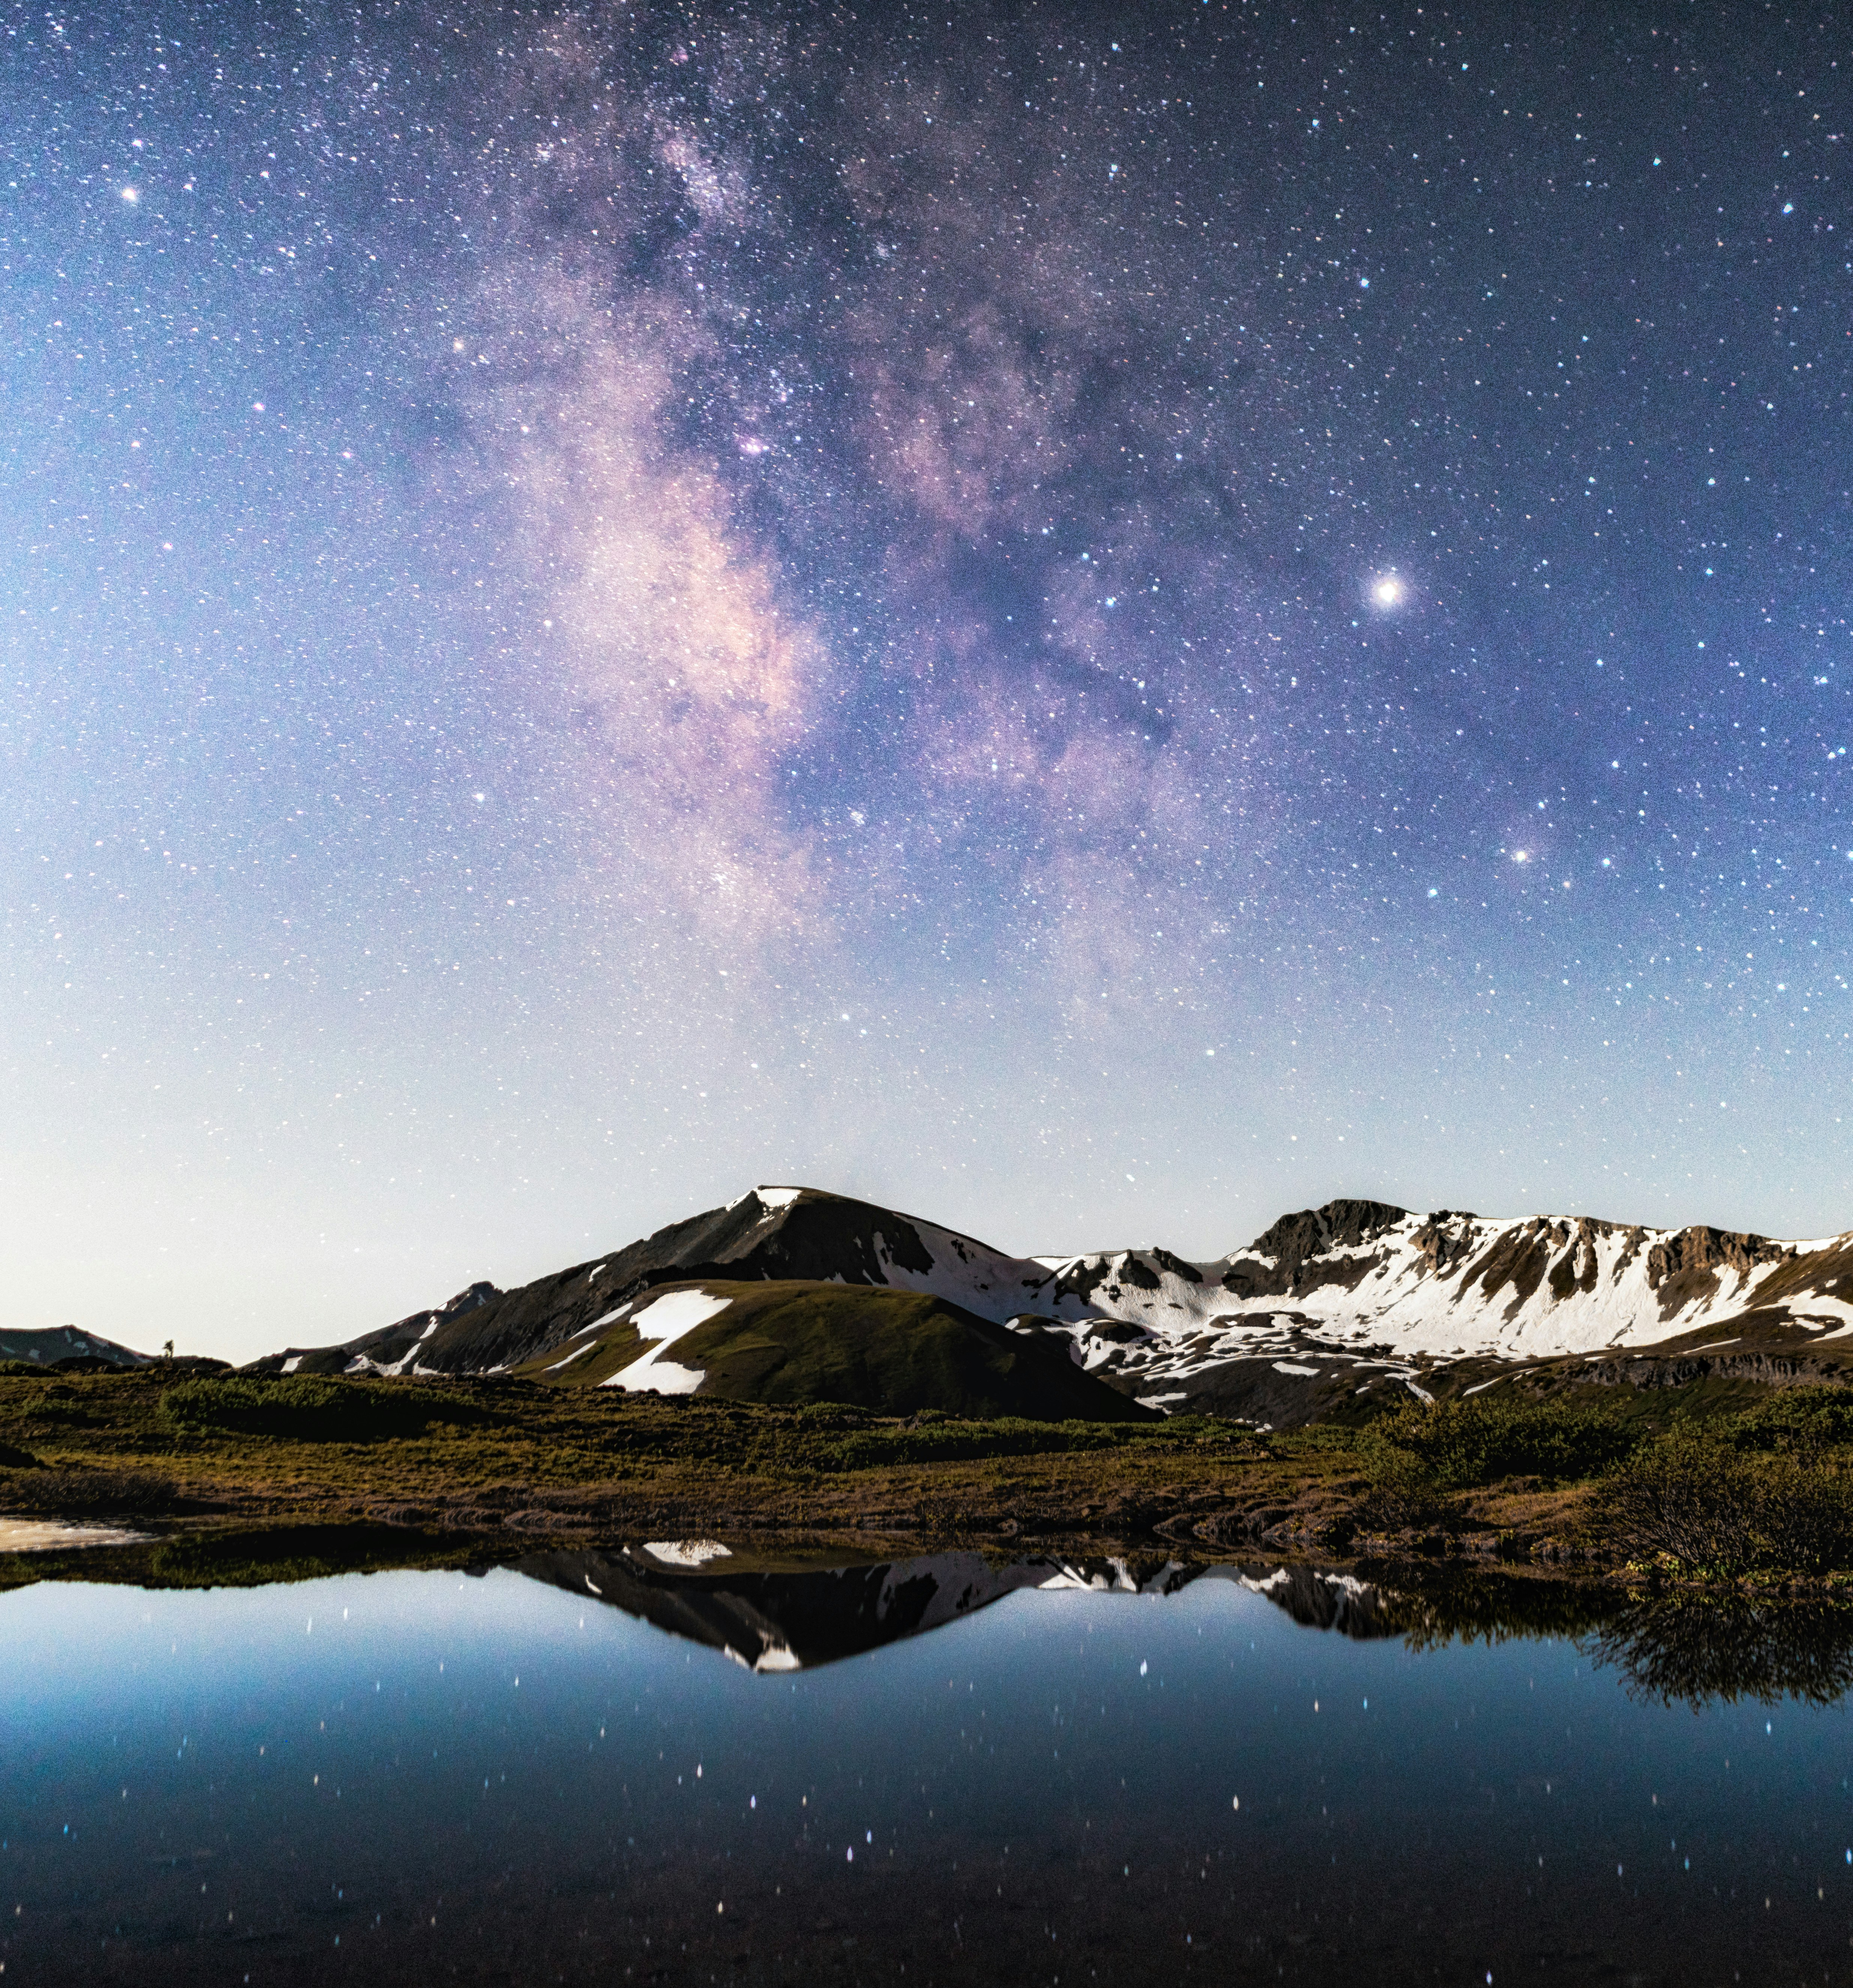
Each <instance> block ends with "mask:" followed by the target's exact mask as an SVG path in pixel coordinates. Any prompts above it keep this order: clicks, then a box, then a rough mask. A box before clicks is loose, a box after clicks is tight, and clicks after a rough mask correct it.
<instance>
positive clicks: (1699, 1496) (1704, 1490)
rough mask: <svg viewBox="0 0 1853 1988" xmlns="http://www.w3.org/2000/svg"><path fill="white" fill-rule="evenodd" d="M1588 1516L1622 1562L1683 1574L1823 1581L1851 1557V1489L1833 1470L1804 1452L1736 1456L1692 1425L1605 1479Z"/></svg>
mask: <svg viewBox="0 0 1853 1988" xmlns="http://www.w3.org/2000/svg"><path fill="white" fill-rule="evenodd" d="M1594 1520H1595V1523H1596V1525H1597V1526H1598V1529H1599V1530H1600V1531H1601V1533H1602V1534H1603V1535H1604V1537H1606V1538H1607V1539H1608V1540H1610V1541H1611V1543H1613V1544H1614V1545H1615V1547H1618V1548H1619V1549H1620V1550H1621V1552H1622V1553H1623V1554H1625V1555H1626V1556H1627V1557H1628V1558H1630V1559H1633V1560H1654V1559H1664V1560H1669V1561H1671V1562H1672V1564H1674V1565H1675V1566H1676V1567H1679V1568H1680V1569H1681V1570H1683V1571H1686V1572H1688V1573H1693V1574H1712V1575H1717V1576H1722V1577H1726V1578H1730V1577H1735V1576H1736V1575H1740V1574H1749V1573H1753V1572H1755V1571H1757V1570H1760V1569H1766V1568H1780V1569H1783V1570H1788V1571H1792V1572H1795V1573H1806V1574H1821V1573H1825V1572H1828V1570H1831V1569H1832V1568H1834V1567H1844V1566H1846V1565H1847V1564H1848V1563H1849V1560H1850V1559H1853V1483H1850V1482H1849V1479H1848V1476H1846V1474H1845V1472H1844V1471H1843V1470H1842V1469H1841V1468H1840V1467H1839V1466H1838V1464H1837V1463H1835V1462H1828V1461H1823V1460H1822V1459H1821V1457H1820V1456H1819V1455H1817V1454H1811V1453H1809V1452H1808V1450H1807V1449H1802V1450H1797V1449H1786V1450H1780V1451H1776V1452H1773V1453H1763V1452H1758V1451H1757V1450H1746V1449H1739V1448H1738V1447H1736V1445H1735V1444H1734V1443H1733V1442H1730V1441H1729V1440H1727V1439H1726V1438H1725V1437H1724V1436H1723V1435H1719V1434H1716V1433H1714V1432H1711V1431H1709V1430H1706V1429H1702V1428H1695V1427H1693V1426H1692V1425H1685V1426H1682V1427H1680V1428H1674V1429H1671V1430H1669V1432H1667V1433H1666V1434H1665V1435H1663V1436H1662V1437H1660V1438H1659V1439H1658V1440H1657V1441H1655V1442H1652V1443H1650V1444H1649V1445H1648V1446H1647V1447H1646V1448H1645V1449H1642V1450H1640V1451H1639V1452H1637V1453H1636V1454H1635V1455H1633V1456H1632V1457H1631V1458H1629V1459H1628V1460H1627V1461H1626V1462H1624V1463H1622V1464H1621V1465H1620V1466H1618V1468H1617V1469H1615V1470H1614V1471H1612V1472H1611V1473H1610V1475H1609V1476H1608V1479H1606V1481H1605V1482H1604V1483H1603V1485H1602V1486H1601V1489H1600V1490H1599V1492H1598V1494H1597V1498H1596V1501H1595V1509H1594Z"/></svg>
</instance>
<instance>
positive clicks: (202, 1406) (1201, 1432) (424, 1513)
mask: <svg viewBox="0 0 1853 1988" xmlns="http://www.w3.org/2000/svg"><path fill="white" fill-rule="evenodd" d="M955 1323H956V1322H955ZM807 1329H808V1328H807V1327H806V1325H805V1323H804V1321H803V1320H802V1319H800V1320H798V1321H797V1323H796V1325H795V1326H793V1327H791V1329H790V1331H789V1332H788V1333H787V1334H785V1335H784V1336H783V1337H781V1336H780V1335H779V1334H778V1332H777V1330H776V1320H767V1319H765V1318H756V1319H755V1320H751V1321H748V1322H746V1324H743V1325H739V1324H736V1325H735V1327H733V1328H732V1330H734V1332H735V1334H736V1335H739V1337H735V1339H733V1340H729V1341H726V1343H725V1344H722V1343H721V1341H719V1340H717V1342H716V1344H715V1347H711V1348H708V1349H707V1351H708V1357H716V1358H719V1359H730V1358H738V1359H739V1360H741V1361H747V1360H749V1358H750V1359H752V1360H757V1361H759V1362H760V1363H761V1364H762V1369H763V1371H777V1370H778V1369H779V1367H780V1366H782V1365H789V1364H790V1356H791V1355H792V1354H793V1348H794V1347H796V1351H797V1353H798V1354H799V1355H800V1357H801V1356H802V1354H803V1346H804V1339H805V1333H806V1330H807ZM723 1337H724V1336H723ZM754 1339H758V1340H759V1341H763V1342H764V1344H759V1345H755V1344H751V1343H745V1342H750V1341H752V1340H754ZM768 1344H769V1345H770V1346H772V1347H773V1348H774V1349H775V1350H776V1351H778V1352H779V1354H780V1356H781V1357H780V1359H779V1360H778V1361H774V1360H773V1359H772V1358H771V1357H770V1356H769V1354H767V1353H766V1345H768ZM842 1344H843V1342H842V1341H841V1339H840V1337H837V1338H836V1339H834V1340H833V1341H831V1345H832V1347H834V1348H835V1349H837V1350H836V1351H833V1352H832V1354H831V1356H830V1357H832V1358H833V1359H835V1358H837V1357H839V1355H840V1347H841V1345H842ZM1006 1378H1008V1377H1007V1374H1006ZM1733 1399H1734V1400H1735V1401H1736V1402H1737V1404H1738V1405H1735V1406H1733V1407H1731V1408H1717V1409H1714V1410H1713V1411H1712V1412H1709V1413H1696V1412H1694V1411H1693V1405H1692V1402H1690V1401H1686V1400H1684V1399H1682V1398H1681V1395H1680V1392H1679V1390H1678V1389H1676V1388H1659V1389H1643V1390H1640V1391H1636V1390H1635V1389H1633V1388H1629V1387H1627V1386H1624V1385H1617V1386H1608V1387H1589V1388H1581V1389H1577V1390H1573V1391H1560V1392H1558V1393H1557V1394H1554V1395H1549V1396H1547V1397H1542V1398H1533V1397H1529V1396H1527V1395H1523V1394H1522V1393H1520V1392H1519V1391H1517V1389H1515V1388H1511V1387H1507V1388H1503V1389H1502V1390H1501V1391H1500V1395H1498V1397H1496V1398H1494V1399H1493V1400H1487V1399H1486V1398H1482V1397H1475V1398H1465V1399H1462V1398H1456V1399H1452V1400H1444V1401H1436V1402H1433V1403H1429V1404H1422V1403H1418V1402H1415V1401H1411V1402H1410V1403H1409V1404H1408V1405H1407V1406H1405V1407H1402V1408H1398V1409H1396V1410H1395V1411H1393V1412H1390V1413H1387V1414H1384V1415H1379V1416H1378V1418H1376V1419H1375V1420H1374V1421H1372V1422H1368V1423H1367V1424H1365V1425H1363V1426H1361V1427H1357V1428H1339V1427H1334V1426H1332V1425H1315V1426H1314V1427H1311V1428H1306V1429H1303V1430H1300V1431H1297V1432H1290V1433H1281V1434H1273V1435H1269V1434H1264V1433H1258V1432H1253V1431H1251V1430H1249V1429H1246V1428H1243V1427H1241V1426H1239V1425H1236V1424H1234V1423H1231V1422H1222V1421H1216V1420H1213V1419H1208V1418H1196V1417H1184V1416H1178V1417H1172V1418H1141V1419H1138V1420H1131V1421H1118V1420H1094V1419H1085V1418H1080V1417H1075V1416H1070V1417H1067V1418H1061V1419H1044V1418H1032V1417H1030V1416H1025V1415H972V1414H966V1415H958V1414H948V1413H947V1412H945V1411H944V1410H940V1409H932V1408H928V1409H922V1410H920V1411H918V1412H914V1413H912V1414H908V1415H884V1414H880V1413H877V1412H874V1411H872V1410H871V1409H870V1408H866V1407H864V1406H861V1405H857V1404H855V1403H854V1402H830V1401H823V1402H818V1401H809V1402H794V1403H780V1402H777V1401H773V1402H766V1401H737V1400H732V1399H729V1398H725V1397H724V1396H719V1395H695V1396H688V1397H658V1396H654V1395H631V1394H627V1393H626V1392H624V1391H620V1390H616V1389H610V1388H597V1387H590V1388H588V1387H584V1386H578V1387H575V1386H571V1385H566V1386H558V1385H543V1384H538V1383H536V1382H535V1381H529V1380H522V1379H519V1378H508V1377H503V1378H495V1379H489V1380H476V1381H430V1380H425V1381H394V1380H384V1379H370V1378H369V1379H360V1378H335V1377H330V1376H324V1375H308V1376H304V1375H292V1376H289V1377H286V1378H259V1377H255V1376H252V1375H247V1374H235V1373H231V1372H223V1371H221V1372H205V1371H186V1370H185V1369H184V1368H181V1367H170V1366H167V1365H166V1364H163V1363H156V1364H154V1365H152V1366H149V1367H144V1368H134V1369H128V1370H115V1371H108V1372H100V1373H79V1372H63V1373H60V1372H48V1371H45V1370H43V1369H41V1368H31V1367H24V1366H21V1365H19V1364H13V1363H8V1364H5V1365H3V1366H0V1515H5V1516H15V1517H17V1516H61V1517H68V1518H86V1519H95V1518H109V1519H114V1520H121V1521H126V1522H127V1523H130V1524H131V1525H133V1526H137V1527H138V1528H140V1529H143V1530H148V1531H150V1532H152V1533H155V1534H156V1535H157V1536H158V1538H159V1540H160V1541H161V1543H162V1550H163V1552H164V1554H165V1555H166V1557H167V1563H168V1564H170V1566H171V1570H172V1571H174V1572H175V1573H177V1574H178V1572H179V1571H181V1570H184V1567H186V1566H187V1565H188V1564H190V1563H189V1562H188V1554H194V1555H195V1557H198V1555H199V1554H207V1557H208V1560H210V1558H211V1556H210V1554H209V1553H208V1549H207V1547H205V1546H204V1545H201V1544H200V1543H199V1542H200V1541H201V1540H205V1539H206V1538H207V1537H208V1536H209V1535H211V1534H212V1533H215V1530H217V1531H223V1530H225V1529H227V1528H228V1527H238V1528H242V1529H245V1530H249V1529H251V1528H252V1527H254V1526H255V1527H258V1528H264V1527H269V1528H288V1527H295V1528H298V1529H301V1528H304V1527H307V1528H311V1529H322V1530H319V1531H317V1532H316V1538H318V1539H320V1540H323V1542H324V1547H318V1548H317V1549H316V1550H317V1551H323V1550H324V1548H325V1543H326V1540H330V1539H334V1538H337V1537H345V1538H347V1539H349V1540H350V1542H351V1541H352V1540H365V1541H368V1542H374V1544H369V1545H367V1548H366V1550H367V1552H369V1553H371V1552H373V1551H374V1550H375V1545H376V1544H377V1540H379V1539H380V1538H385V1537H391V1539H394V1540H397V1541H398V1542H399V1547H398V1550H399V1552H400V1555H401V1558H402V1559H404V1558H405V1557H417V1555H418V1554H427V1555H431V1556H435V1557H439V1558H442V1557H447V1556H448V1557H457V1556H458V1554H462V1553H465V1551H466V1549H467V1545H468V1542H470V1541H472V1540H476V1541H479V1540H482V1539H485V1538H496V1539H502V1540H512V1539H516V1538H521V1539H527V1540H535V1541H539V1540H543V1539H559V1540H570V1539H580V1540H583V1539H586V1538H587V1537H594V1536H599V1535H604V1536H610V1535H614V1534H617V1533H624V1532H627V1531H629V1530H634V1529H640V1528H641V1529H647V1533H646V1536H648V1533H654V1534H655V1536H657V1537H664V1536H668V1535H671V1534H673V1535H675V1536H678V1537H680V1536H682V1535H684V1534H686V1533H693V1532H696V1531H702V1532H719V1533H732V1535H733V1536H735V1537H748V1536H754V1535H757V1536H760V1537H770V1536H772V1535H773V1534H774V1533H779V1534H784V1535H790V1534H796V1533H806V1532H808V1533H816V1534H824V1533H828V1534H830V1535H832V1536H834V1537H847V1536H849V1535H850V1534H854V1535H855V1536H857V1537H864V1538H867V1539H871V1540H875V1539H879V1540H884V1541H886V1542H887V1543H888V1550H891V1551H892V1550H898V1547H897V1545H896V1542H897V1541H898V1540H905V1541H906V1542H907V1543H908V1550H919V1548H920V1547H922V1546H925V1545H928V1544H950V1543H981V1544H982V1543H987V1542H991V1541H996V1542H999V1543H1003V1542H1009V1543H1013V1545H1016V1546H1019V1547H1020V1546H1023V1545H1027V1544H1029V1543H1031V1542H1038V1543H1046V1544H1047V1545H1048V1546H1050V1547H1057V1546H1072V1545H1074V1544H1076V1543H1079V1542H1082V1541H1090V1542H1093V1543H1095V1544H1098V1543H1100V1542H1101V1541H1104V1540H1119V1541H1134V1540H1144V1541H1146V1542H1148V1543H1149V1542H1151V1541H1154V1540H1157V1541H1162V1542H1165V1543H1169V1544H1171V1545H1173V1546H1175V1547H1178V1548H1179V1549H1181V1550H1182V1549H1188V1550H1190V1551H1192V1552H1194V1553H1198V1554H1201V1553H1202V1552H1203V1551H1205V1550H1214V1551H1216V1552H1217V1553H1219V1554H1222V1555H1224V1556H1225V1557H1227V1556H1229V1555H1242V1554H1248V1555H1252V1556H1256V1557H1259V1556H1262V1555H1269V1556H1275V1557H1278V1556H1280V1555H1283V1554H1297V1555H1300V1556H1310V1557H1320V1558H1324V1559H1326V1560H1338V1559H1342V1560H1351V1561H1356V1560H1360V1559H1372V1558H1375V1559H1385V1558H1397V1557H1403V1558H1408V1557H1418V1558H1422V1559H1425V1560H1429V1561H1443V1562H1445V1561H1455V1562H1458V1563H1459V1564H1473V1563H1476V1562H1477V1563H1479V1564H1489V1565H1490V1564H1498V1565H1500V1566H1503V1567H1506V1568H1508V1569H1510V1570H1527V1571H1531V1572H1550V1573H1562V1572H1566V1571H1571V1572H1583V1571H1587V1572H1600V1571H1606V1572H1609V1573H1615V1572H1619V1571H1622V1570H1632V1572H1633V1573H1634V1574H1637V1575H1646V1576H1648V1577H1660V1578H1671V1579H1672V1580H1674V1581H1686V1582H1699V1583H1711V1584H1740V1585H1743V1584H1751V1585H1754V1584H1758V1583H1762V1584H1768V1583H1770V1582H1771V1581H1804V1582H1813V1583H1816V1584H1821V1585H1824V1586H1826V1587H1831V1586H1833V1585H1834V1584H1837V1583H1838V1582H1839V1581H1841V1579H1842V1578H1843V1577H1845V1578H1848V1579H1849V1580H1853V1388H1840V1387H1832V1386H1797V1387H1789V1388H1770V1389H1765V1390H1762V1391H1760V1392H1757V1393H1755V1394H1754V1395H1753V1396H1752V1397H1751V1398H1749V1399H1748V1400H1747V1401H1745V1400H1744V1399H1743V1397H1742V1396H1741V1395H1739V1396H1736V1397H1733ZM330 1528H333V1529H335V1530H333V1531H332V1532H331V1531H329V1530H327V1529H330ZM343 1528H345V1529H347V1531H346V1532H345V1533H343V1532H342V1530H341V1529H343ZM303 1537H307V1535H306V1534H305V1535H303ZM280 1538H281V1535H280V1534H279V1543H280ZM189 1540H191V1541H193V1542H194V1543H192V1544H189V1543H188V1542H189ZM304 1553H305V1554H308V1557H309V1558H310V1559H313V1557H314V1556H313V1554H309V1550H308V1548H307V1547H305V1548H304ZM200 1564H202V1565H203V1564H206V1562H205V1561H201V1563H200ZM215 1564H216V1563H215Z"/></svg>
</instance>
